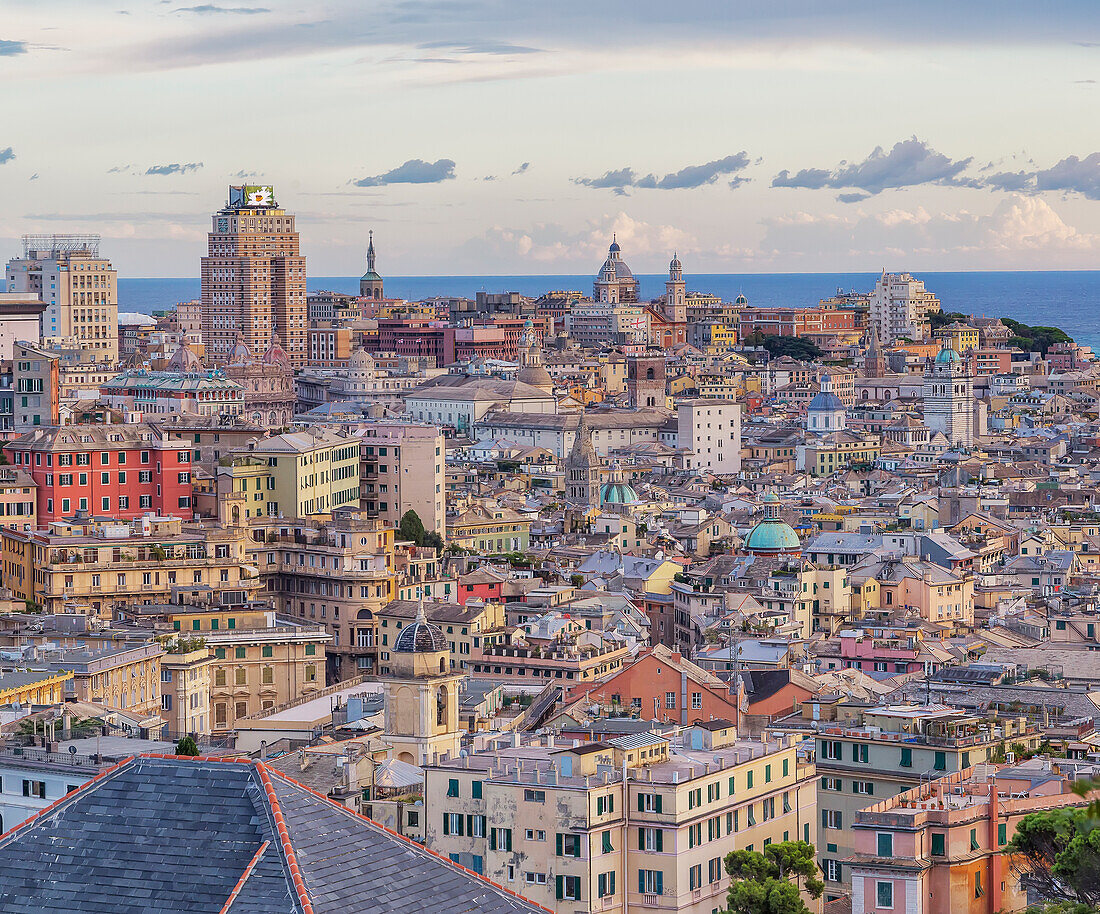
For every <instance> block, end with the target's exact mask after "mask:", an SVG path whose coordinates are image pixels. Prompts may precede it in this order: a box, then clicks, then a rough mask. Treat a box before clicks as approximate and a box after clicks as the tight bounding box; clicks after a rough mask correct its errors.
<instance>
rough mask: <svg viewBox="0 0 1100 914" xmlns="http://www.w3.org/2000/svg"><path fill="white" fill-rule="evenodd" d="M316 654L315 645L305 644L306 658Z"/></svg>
mask: <svg viewBox="0 0 1100 914" xmlns="http://www.w3.org/2000/svg"><path fill="white" fill-rule="evenodd" d="M316 654H317V645H316V644H307V645H306V656H307V657H313V656H315V655H316Z"/></svg>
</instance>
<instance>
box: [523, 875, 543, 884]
mask: <svg viewBox="0 0 1100 914" xmlns="http://www.w3.org/2000/svg"><path fill="white" fill-rule="evenodd" d="M523 881H524V882H526V883H527V884H528V885H546V873H524V874H523Z"/></svg>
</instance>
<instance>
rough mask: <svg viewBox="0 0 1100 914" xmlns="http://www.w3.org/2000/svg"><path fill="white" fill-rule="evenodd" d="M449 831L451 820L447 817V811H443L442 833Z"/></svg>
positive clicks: (447, 833)
mask: <svg viewBox="0 0 1100 914" xmlns="http://www.w3.org/2000/svg"><path fill="white" fill-rule="evenodd" d="M450 833H451V820H450V819H448V818H447V813H443V834H445V835H449V834H450Z"/></svg>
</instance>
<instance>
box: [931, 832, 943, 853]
mask: <svg viewBox="0 0 1100 914" xmlns="http://www.w3.org/2000/svg"><path fill="white" fill-rule="evenodd" d="M945 838H946V836H945V835H943V834H938V833H936V832H933V833H932V855H933V856H934V857H942V856H944V854H945V853H946V843H947V842H946V841H945Z"/></svg>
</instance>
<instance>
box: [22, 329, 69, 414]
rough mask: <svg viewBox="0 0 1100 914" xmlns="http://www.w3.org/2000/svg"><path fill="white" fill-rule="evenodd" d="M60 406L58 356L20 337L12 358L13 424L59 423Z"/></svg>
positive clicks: (59, 362)
mask: <svg viewBox="0 0 1100 914" xmlns="http://www.w3.org/2000/svg"><path fill="white" fill-rule="evenodd" d="M60 406H61V357H60V356H58V355H57V354H56V353H54V352H50V351H49V350H47V349H43V348H42V347H41V346H36V345H32V344H31V343H28V342H25V341H23V340H19V341H18V342H16V344H15V347H14V357H13V359H12V428H14V429H15V430H16V431H27V430H28V429H32V428H37V427H38V426H41V425H59V424H60V422H61V418H60V417H61V412H60Z"/></svg>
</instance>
